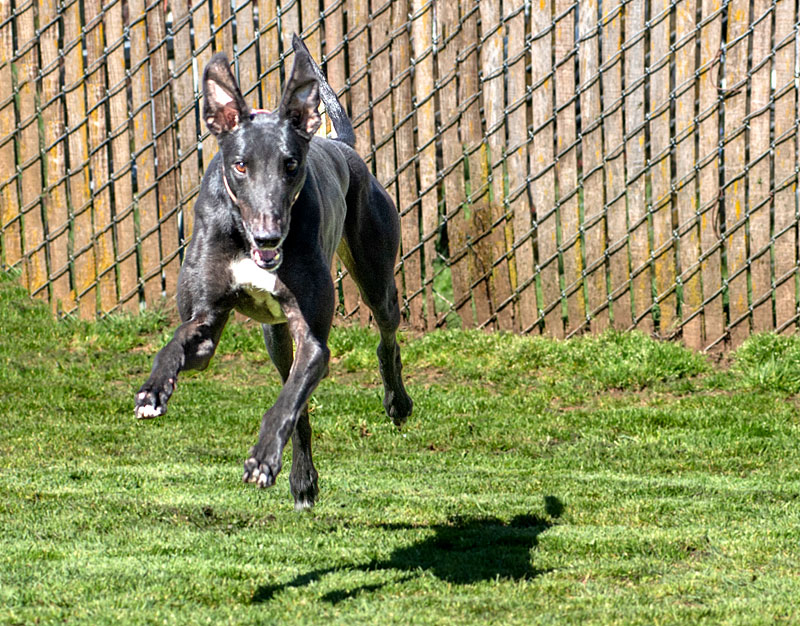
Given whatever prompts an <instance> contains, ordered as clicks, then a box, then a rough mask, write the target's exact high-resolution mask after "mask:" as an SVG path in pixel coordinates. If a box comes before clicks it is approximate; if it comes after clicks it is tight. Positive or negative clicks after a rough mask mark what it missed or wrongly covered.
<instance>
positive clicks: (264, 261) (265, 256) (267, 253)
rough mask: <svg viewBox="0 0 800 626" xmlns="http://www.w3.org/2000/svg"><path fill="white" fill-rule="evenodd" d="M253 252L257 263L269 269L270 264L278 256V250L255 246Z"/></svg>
mask: <svg viewBox="0 0 800 626" xmlns="http://www.w3.org/2000/svg"><path fill="white" fill-rule="evenodd" d="M251 254H252V257H253V261H255V264H256V265H258V266H259V267H260V268H261V269H267V267H269V264H270V263H272V262H273V261H274V260H275V257H276V256H278V250H277V249H275V250H259V249H258V248H253V251H252V253H251Z"/></svg>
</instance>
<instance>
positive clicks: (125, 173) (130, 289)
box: [104, 0, 139, 312]
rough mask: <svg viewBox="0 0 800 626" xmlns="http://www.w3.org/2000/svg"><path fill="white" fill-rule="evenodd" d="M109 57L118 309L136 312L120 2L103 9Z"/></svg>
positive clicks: (124, 37) (123, 48) (134, 244)
mask: <svg viewBox="0 0 800 626" xmlns="http://www.w3.org/2000/svg"><path fill="white" fill-rule="evenodd" d="M104 19H105V28H106V44H107V48H108V51H107V58H108V64H107V68H108V87H109V118H108V119H109V121H110V123H111V128H110V136H111V163H112V167H113V170H112V178H113V185H114V204H113V210H114V221H115V223H116V226H115V229H114V232H115V240H116V257H117V275H118V284H119V302H118V304H119V306H120V307H121V308H122V309H123V310H125V311H130V312H134V311H137V310H138V309H139V298H138V289H137V271H136V224H135V222H134V216H133V211H134V203H133V181H132V176H133V167H132V157H131V150H130V139H131V136H130V129H129V127H128V122H129V112H128V95H127V83H128V79H127V73H126V69H125V40H126V34H125V28H126V26H127V24H126V23H125V16H124V12H123V2H122V0H115V1H114V2H113V4H111V5H110V6H107V7H106V14H105V18H104Z"/></svg>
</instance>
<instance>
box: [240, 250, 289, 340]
mask: <svg viewBox="0 0 800 626" xmlns="http://www.w3.org/2000/svg"><path fill="white" fill-rule="evenodd" d="M230 270H231V274H232V275H233V286H234V288H235V289H237V290H241V291H243V292H244V293H245V294H247V295H248V296H249V298H245V299H244V300H243V301H242V302H241V303H240V304H239V305H238V306H237V307H236V308H237V309H238V310H239V311H241V312H242V313H244V314H245V315H248V316H249V317H252V318H253V319H255V320H257V321H259V322H262V323H264V324H279V323H282V322H285V321H286V316H285V315H284V313H283V311H282V310H281V305H280V304H279V303H278V301H277V300H276V299H275V294H276V292H277V281H278V278H277V276H275V273H274V272H268V271H267V270H264V269H261V268H260V267H258V265H256V264H255V262H254V261H253V259H251V258H250V257H242V258H239V259H236V260H235V261H233V262H231V265H230Z"/></svg>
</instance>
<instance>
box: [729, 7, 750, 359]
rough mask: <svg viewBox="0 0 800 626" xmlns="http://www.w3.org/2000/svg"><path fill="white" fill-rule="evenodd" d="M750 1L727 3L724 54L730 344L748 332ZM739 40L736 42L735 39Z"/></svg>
mask: <svg viewBox="0 0 800 626" xmlns="http://www.w3.org/2000/svg"><path fill="white" fill-rule="evenodd" d="M749 7H750V2H749V0H732V1H731V2H730V4H729V5H728V41H729V42H730V43H729V44H728V49H727V52H726V55H725V88H726V92H727V93H726V97H725V138H724V143H725V151H724V158H725V170H724V171H725V224H726V226H725V234H726V241H725V243H726V248H727V250H726V252H727V261H728V263H727V274H728V294H729V320H728V325H729V328H728V331H729V333H730V338H731V347H733V348H736V347H738V346H739V345H740V344H741V343H742V342H743V341H744V340H745V339H746V338H747V336H748V335H749V334H750V316H749V313H748V309H749V302H748V296H747V272H746V268H747V241H746V239H745V219H746V214H747V210H748V209H747V207H746V206H745V177H744V171H745V133H744V132H743V131H744V124H745V120H744V118H745V115H746V113H747V44H748V41H747V38H746V37H741V38H740V36H741V35H743V34H744V33H745V32H747V28H748V18H749ZM737 39H738V41H737Z"/></svg>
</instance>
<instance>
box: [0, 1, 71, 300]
mask: <svg viewBox="0 0 800 626" xmlns="http://www.w3.org/2000/svg"><path fill="white" fill-rule="evenodd" d="M39 23H40V25H41V26H40V28H42V29H43V32H42V33H41V35H40V37H39V50H40V54H41V63H42V71H41V81H40V84H39V85H40V87H39V88H40V92H39V101H40V103H41V107H42V130H43V133H44V134H43V140H44V144H43V156H42V158H43V159H44V162H45V168H44V181H43V182H44V185H45V198H44V202H45V208H46V216H47V257H48V265H49V280H50V282H51V285H52V299H51V307H50V308H51V310H52V311H53V312H54V313H56V314H61V313H63V312H64V311H67V310H70V309H72V308H74V306H75V303H74V302H73V301H72V295H71V290H70V283H69V279H70V276H69V250H68V246H69V215H68V214H67V189H66V176H67V167H66V145H65V144H66V142H65V134H64V130H65V118H64V102H63V99H62V95H61V77H60V74H61V68H60V50H59V46H58V37H59V26H60V17H59V10H58V5H57V3H56V2H55V0H42V2H41V3H40V4H39ZM0 80H2V79H1V78H0ZM0 115H2V113H0Z"/></svg>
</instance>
